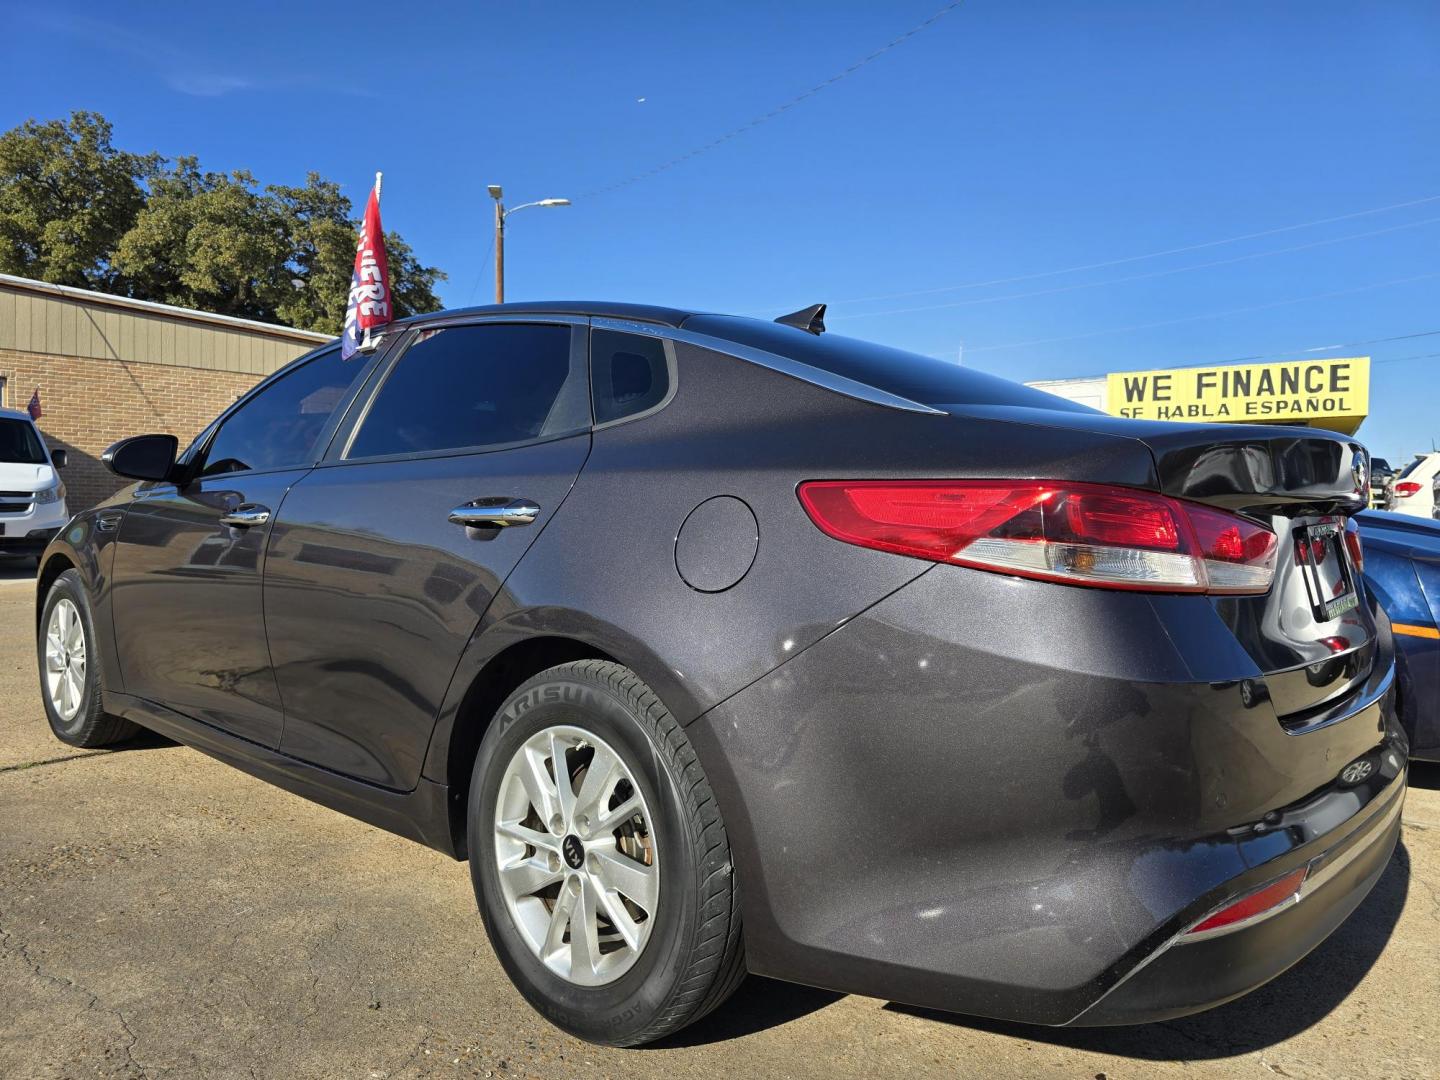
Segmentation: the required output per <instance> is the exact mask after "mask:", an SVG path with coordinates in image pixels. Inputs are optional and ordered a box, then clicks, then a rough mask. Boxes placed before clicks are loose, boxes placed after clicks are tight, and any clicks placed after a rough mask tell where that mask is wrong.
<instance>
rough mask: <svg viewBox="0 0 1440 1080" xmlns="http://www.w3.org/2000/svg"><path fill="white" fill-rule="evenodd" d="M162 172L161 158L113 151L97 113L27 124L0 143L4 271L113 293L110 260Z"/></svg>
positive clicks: (0, 231)
mask: <svg viewBox="0 0 1440 1080" xmlns="http://www.w3.org/2000/svg"><path fill="white" fill-rule="evenodd" d="M160 165H161V158H160V155H158V154H131V153H127V152H125V151H123V150H116V149H115V148H114V147H113V146H112V145H111V144H110V124H109V122H108V121H106V119H105V118H104V117H103V116H100V115H99V114H97V113H91V112H75V113H71V115H70V119H69V120H68V121H65V120H47V121H46V122H44V123H40V122H39V121H36V120H27V121H26V122H25V123H23V124H21V125H20V126H19V127H16V128H12V129H11V130H9V131H7V132H5V133H4V134H3V135H0V271H3V272H4V273H7V274H22V275H24V276H26V277H33V278H39V279H40V280H41V281H48V282H51V283H52V284H56V285H75V286H79V287H81V288H99V289H107V290H110V289H113V288H114V284H115V280H114V274H113V272H112V270H111V268H110V254H111V252H113V251H114V250H115V245H116V244H117V243H118V242H119V240H120V237H121V236H123V235H124V234H125V232H126V230H128V229H129V228H130V226H131V225H132V224H134V222H135V216H136V214H138V213H139V212H140V208H141V207H142V206H144V205H145V188H144V186H143V185H144V184H145V183H146V181H148V180H149V179H150V178H151V177H152V176H154V175H155V173H156V172H157V171H158V170H159V168H160Z"/></svg>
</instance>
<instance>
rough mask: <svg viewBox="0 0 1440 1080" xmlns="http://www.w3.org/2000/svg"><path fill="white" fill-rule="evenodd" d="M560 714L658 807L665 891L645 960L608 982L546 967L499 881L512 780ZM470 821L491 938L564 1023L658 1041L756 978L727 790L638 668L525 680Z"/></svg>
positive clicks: (486, 759) (496, 739) (493, 739)
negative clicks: (746, 941)
mask: <svg viewBox="0 0 1440 1080" xmlns="http://www.w3.org/2000/svg"><path fill="white" fill-rule="evenodd" d="M555 724H567V725H573V726H575V727H580V728H583V729H585V730H586V731H589V732H591V733H593V734H594V735H596V736H598V737H599V738H600V739H602V740H604V741H605V742H606V743H607V744H608V745H609V746H610V747H612V748H613V749H614V750H615V751H616V752H617V753H618V754H619V755H620V756H621V757H622V758H623V759H624V763H625V765H626V767H627V768H628V769H629V770H630V773H631V774H632V775H633V776H634V778H635V781H636V783H637V784H638V786H639V787H640V788H641V791H642V794H643V796H644V798H645V800H646V803H647V804H648V805H649V806H651V807H653V808H655V809H654V817H655V821H656V823H657V827H656V829H655V842H656V843H657V844H658V848H659V852H658V853H659V873H660V896H661V897H662V898H663V899H662V902H661V903H660V904H659V906H658V907H659V910H658V912H657V914H656V916H655V924H654V926H653V927H652V929H651V931H650V938H649V940H648V942H647V943H646V945H645V946H644V948H643V950H642V951H641V952H640V955H639V956H638V957H637V958H636V960H635V962H634V965H633V966H632V967H631V968H630V969H629V970H628V971H626V972H625V973H624V974H623V975H621V976H620V977H619V978H617V979H615V981H613V982H610V983H607V984H605V985H601V986H578V985H576V984H574V983H572V982H570V981H568V980H566V979H564V978H562V977H561V976H560V975H557V974H556V973H555V972H552V971H551V970H550V969H549V968H547V967H546V966H545V965H544V964H543V963H542V962H541V961H540V959H539V958H538V957H537V956H536V955H535V954H534V953H533V952H532V951H531V950H530V947H529V946H528V945H527V944H526V942H525V940H524V939H523V937H521V935H520V932H519V931H518V930H517V928H516V926H515V923H514V920H513V919H512V917H511V915H510V912H509V909H508V908H507V906H506V904H505V902H504V900H503V897H502V893H501V889H500V885H499V871H498V869H497V867H496V857H495V841H494V835H495V834H494V825H495V815H496V802H497V798H498V794H499V790H500V787H499V785H500V783H501V779H502V777H503V775H504V772H505V768H506V766H507V764H508V763H509V762H510V760H511V758H512V757H513V756H514V754H515V752H516V751H517V750H518V749H519V747H520V746H521V745H522V744H524V743H525V741H526V740H527V739H528V738H530V737H531V736H533V735H534V734H536V733H537V732H539V731H541V730H543V729H544V728H546V727H549V726H552V725H555ZM468 826H469V837H470V845H469V846H470V876H471V880H472V881H473V883H474V886H475V895H476V900H477V901H478V903H479V906H480V913H481V916H482V917H483V919H484V921H485V929H486V931H487V932H488V934H489V935H490V941H491V944H492V945H493V946H494V948H495V952H496V954H497V955H498V956H499V958H500V962H501V964H502V965H503V966H504V968H505V970H506V972H507V973H508V974H509V976H510V979H511V981H512V982H514V983H515V986H516V987H517V988H518V989H519V990H520V992H521V994H523V995H524V996H525V998H526V1000H528V1001H529V1002H530V1004H531V1005H532V1006H534V1007H535V1009H536V1010H537V1011H538V1012H540V1014H541V1015H543V1016H544V1017H545V1018H546V1019H548V1020H549V1021H550V1022H551V1023H553V1024H555V1025H556V1026H557V1027H560V1028H563V1029H564V1030H566V1031H568V1032H570V1033H571V1034H573V1035H576V1036H579V1037H580V1038H582V1039H587V1040H589V1041H591V1042H596V1043H603V1044H606V1045H610V1046H638V1045H641V1044H643V1043H648V1042H653V1041H655V1040H656V1039H660V1038H663V1037H664V1036H666V1035H668V1034H670V1033H672V1032H674V1031H677V1030H679V1029H680V1028H682V1027H685V1026H686V1025H687V1024H691V1023H693V1022H694V1021H696V1020H698V1019H699V1018H700V1017H702V1016H704V1015H705V1014H706V1013H708V1012H710V1011H711V1010H712V1009H714V1008H715V1007H716V1006H717V1005H719V1004H720V1003H721V1002H723V1001H724V1000H725V999H726V998H728V997H729V996H730V994H731V993H732V992H733V991H734V990H735V988H736V987H737V986H738V985H739V983H740V981H741V979H742V978H743V977H744V975H745V958H744V949H743V946H742V942H741V933H740V906H739V893H738V885H737V883H736V881H735V875H734V872H733V866H732V864H731V859H730V843H729V839H728V838H727V836H726V833H725V825H724V823H723V822H722V821H721V818H720V811H719V808H718V807H717V806H716V804H715V797H714V795H713V793H712V792H711V790H710V785H709V783H708V781H707V780H706V779H705V774H704V772H703V771H702V769H701V768H700V763H699V761H698V760H697V759H696V757H695V752H694V750H693V749H692V748H691V746H690V741H689V740H688V739H687V738H686V737H685V732H684V729H683V728H681V727H680V725H679V723H678V722H676V720H675V718H674V717H673V716H671V715H670V712H669V710H667V709H666V708H665V706H664V704H662V703H661V701H660V699H659V698H658V697H656V696H655V694H654V692H653V691H651V689H650V688H649V687H648V686H646V685H645V684H644V683H643V682H642V681H641V680H640V678H639V677H638V676H637V675H636V674H635V673H634V672H632V671H631V670H629V669H628V668H625V667H622V666H621V665H619V664H614V663H608V662H605V661H599V660H582V661H578V662H576V663H571V664H563V665H561V666H559V667H554V668H550V669H549V670H548V671H543V672H541V673H540V674H539V675H536V676H535V677H534V678H532V679H530V680H529V681H527V682H526V683H524V684H523V685H522V686H520V688H519V689H517V690H516V691H515V692H514V693H513V694H512V695H511V696H510V698H509V699H508V700H507V701H506V702H505V704H504V705H503V706H501V708H500V711H499V712H498V713H497V714H496V716H495V720H494V722H493V723H491V725H490V727H489V729H488V730H487V731H486V733H485V737H484V739H483V740H482V742H481V744H480V751H479V754H478V755H477V756H476V760H475V771H474V775H473V776H472V778H471V784H470V799H469V807H468Z"/></svg>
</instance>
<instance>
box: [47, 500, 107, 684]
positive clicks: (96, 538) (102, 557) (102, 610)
mask: <svg viewBox="0 0 1440 1080" xmlns="http://www.w3.org/2000/svg"><path fill="white" fill-rule="evenodd" d="M128 502H129V489H128V488H127V489H126V490H125V491H122V492H120V493H118V494H116V495H112V496H111V497H110V498H109V499H106V500H105V501H104V502H102V503H99V504H98V505H96V506H93V507H91V508H90V509H89V510H83V511H81V512H80V513H78V514H76V515H75V516H74V517H73V518H71V519H70V521H69V523H68V524H67V525H66V526H65V527H64V528H63V529H61V530H60V533H59V534H58V535H57V536H56V537H55V539H53V540H52V541H50V544H49V546H48V547H46V549H45V553H44V554H43V555H42V556H41V558H40V574H39V580H41V581H46V580H49V579H50V577H52V576H53V575H51V574H49V573H48V572H47V567H49V566H51V565H52V563H51V560H53V559H56V558H62V559H64V560H65V561H66V562H69V563H70V564H71V565H72V566H74V567H75V569H76V570H78V571H79V572H80V576H81V577H82V578H83V579H84V581H85V586H86V588H87V589H88V590H89V594H90V604H91V614H92V615H93V617H94V619H95V625H96V627H97V628H104V630H105V632H104V633H101V634H100V635H99V638H100V640H99V642H98V643H97V645H98V648H97V652H98V655H99V660H100V673H101V679H102V681H103V683H104V685H105V686H107V687H110V688H112V689H115V690H122V689H124V686H125V683H124V679H123V678H122V676H121V671H120V655H119V653H118V652H117V650H116V648H115V634H114V632H113V627H114V616H113V614H112V604H111V597H112V593H111V590H110V574H111V566H112V563H113V562H114V559H115V538H116V536H117V535H118V534H119V525H120V520H121V518H122V517H123V516H124V513H125V505H126V504H127V503H128ZM44 605H45V593H44V592H40V591H37V593H36V597H35V617H36V620H37V623H38V620H39V618H40V613H41V610H42V609H43V608H44Z"/></svg>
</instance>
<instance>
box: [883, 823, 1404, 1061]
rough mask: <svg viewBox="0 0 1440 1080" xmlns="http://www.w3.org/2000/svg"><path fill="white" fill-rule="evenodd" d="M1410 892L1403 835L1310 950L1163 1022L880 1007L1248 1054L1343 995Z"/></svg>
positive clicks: (1146, 1048)
mask: <svg viewBox="0 0 1440 1080" xmlns="http://www.w3.org/2000/svg"><path fill="white" fill-rule="evenodd" d="M1409 891H1410V853H1409V852H1408V851H1407V850H1406V848H1405V845H1404V843H1403V841H1402V843H1401V844H1400V845H1399V846H1398V847H1397V848H1396V849H1395V854H1394V856H1393V857H1392V858H1391V860H1390V865H1389V866H1388V867H1386V869H1385V873H1384V874H1383V875H1381V877H1380V880H1379V881H1378V882H1376V884H1375V888H1374V889H1373V890H1372V891H1371V893H1370V895H1369V896H1368V897H1366V898H1365V901H1364V902H1363V903H1362V904H1361V905H1360V906H1359V907H1358V908H1356V909H1355V911H1354V912H1353V913H1352V914H1351V915H1350V917H1349V918H1348V919H1346V920H1345V922H1344V923H1342V924H1341V926H1340V928H1339V929H1338V930H1336V931H1335V933H1334V934H1332V935H1331V936H1330V937H1329V938H1327V939H1326V940H1325V941H1324V942H1322V943H1321V944H1320V946H1319V947H1318V948H1316V949H1315V951H1314V952H1312V953H1311V954H1310V955H1309V956H1307V957H1305V959H1303V960H1301V961H1300V962H1299V963H1298V964H1296V965H1295V966H1294V967H1292V968H1291V969H1290V970H1289V971H1287V972H1285V973H1284V974H1283V975H1281V976H1280V977H1279V978H1277V979H1275V980H1273V981H1272V982H1269V983H1267V984H1266V985H1264V986H1262V987H1261V988H1260V989H1258V990H1256V991H1254V992H1253V993H1251V994H1247V995H1246V996H1245V997H1242V998H1239V999H1237V1000H1235V1001H1232V1002H1230V1003H1229V1004H1228V1005H1222V1006H1220V1007H1219V1008H1216V1009H1211V1010H1209V1011H1208V1012H1203V1013H1196V1014H1195V1015H1193V1016H1184V1017H1180V1018H1179V1019H1176V1020H1168V1021H1165V1022H1163V1023H1157V1024H1143V1025H1140V1026H1136V1027H1107V1028H1049V1027H1033V1026H1030V1025H1027V1024H1015V1023H1009V1022H1006V1021H1001V1020H986V1019H982V1018H978V1017H969V1016H956V1015H952V1014H950V1013H943V1012H938V1011H934V1010H929V1009H915V1008H911V1007H910V1006H907V1005H898V1004H894V1003H892V1004H889V1005H887V1006H885V1007H886V1008H887V1009H890V1010H892V1011H895V1012H901V1013H907V1014H909V1015H912V1016H918V1017H922V1018H924V1019H928V1020H933V1021H936V1022H938V1023H943V1024H951V1025H955V1026H957V1027H965V1028H972V1029H975V1030H979V1031H989V1032H992V1033H994V1034H998V1035H1010V1036H1013V1037H1015V1038H1017V1039H1024V1040H1026V1041H1028V1042H1043V1043H1050V1044H1052V1045H1056V1046H1065V1047H1069V1048H1071V1049H1075V1050H1088V1051H1093V1052H1095V1053H1101V1054H1115V1055H1118V1056H1120V1057H1129V1058H1138V1059H1142V1060H1147V1061H1184V1060H1187V1059H1188V1060H1204V1059H1211V1058H1225V1057H1234V1056H1237V1055H1240V1054H1249V1053H1254V1052H1256V1051H1259V1050H1264V1049H1266V1048H1267V1047H1270V1046H1273V1045H1275V1044H1276V1043H1279V1042H1283V1041H1284V1040H1286V1039H1289V1038H1293V1037H1294V1036H1296V1035H1298V1034H1300V1033H1301V1032H1302V1031H1305V1030H1306V1029H1308V1028H1310V1027H1313V1026H1314V1025H1315V1024H1317V1023H1319V1022H1320V1021H1321V1020H1323V1019H1325V1017H1326V1016H1328V1015H1329V1014H1330V1013H1331V1012H1332V1011H1333V1010H1334V1009H1335V1008H1336V1006H1338V1005H1339V1004H1340V1003H1341V1002H1343V1001H1344V1000H1345V998H1346V997H1348V996H1349V995H1350V993H1351V992H1352V991H1353V990H1354V989H1355V987H1356V986H1357V985H1359V983H1360V980H1361V979H1362V978H1364V976H1365V973H1366V972H1368V971H1369V970H1370V968H1371V967H1372V966H1373V965H1374V963H1375V961H1376V960H1377V959H1379V957H1380V954H1381V952H1382V951H1384V948H1385V944H1386V942H1388V941H1389V940H1390V936H1391V934H1392V933H1393V932H1394V929H1395V924H1396V923H1397V922H1398V921H1399V919H1400V913H1401V911H1403V910H1404V907H1405V898H1406V895H1407V894H1408V893H1409Z"/></svg>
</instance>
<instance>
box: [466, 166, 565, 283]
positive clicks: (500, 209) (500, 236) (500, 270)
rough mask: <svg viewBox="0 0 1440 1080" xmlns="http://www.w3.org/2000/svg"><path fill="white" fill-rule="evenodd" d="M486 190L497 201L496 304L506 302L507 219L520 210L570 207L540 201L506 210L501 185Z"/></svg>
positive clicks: (543, 200) (487, 187)
mask: <svg viewBox="0 0 1440 1080" xmlns="http://www.w3.org/2000/svg"><path fill="white" fill-rule="evenodd" d="M486 190H487V191H489V192H490V197H491V198H492V199H494V200H495V302H496V303H497V304H503V303H504V302H505V219H506V218H508V217H509V216H510V215H511V214H513V213H515V212H516V211H519V210H525V209H528V208H529V207H532V206H569V205H570V200H569V199H539V200H537V201H536V202H528V203H521V204H520V205H519V206H517V207H515V208H514V209H511V210H506V209H505V204H504V203H503V202H502V201H501V200H502V199H503V198H504V196H505V193H504V191H503V190H502V189H501V187H500V185H499V184H489V185H487V186H486Z"/></svg>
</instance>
